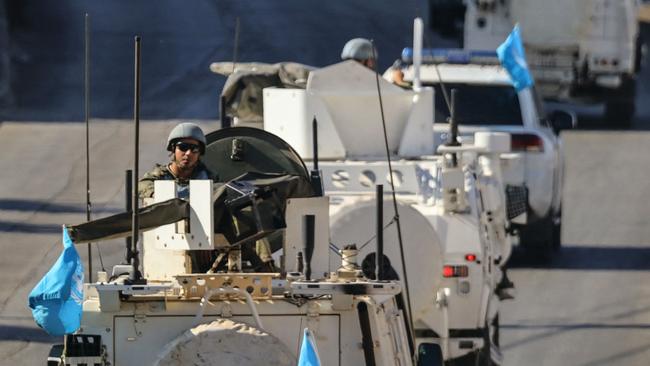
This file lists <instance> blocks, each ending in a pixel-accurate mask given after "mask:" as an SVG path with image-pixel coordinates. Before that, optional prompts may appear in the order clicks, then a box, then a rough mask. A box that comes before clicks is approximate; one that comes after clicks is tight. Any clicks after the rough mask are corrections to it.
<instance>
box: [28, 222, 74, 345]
mask: <svg viewBox="0 0 650 366" xmlns="http://www.w3.org/2000/svg"><path fill="white" fill-rule="evenodd" d="M83 282H84V267H83V264H82V263H81V259H80V258H79V253H77V250H76V249H75V247H74V244H73V243H72V239H70V236H69V235H68V230H67V229H66V228H65V226H64V227H63V252H62V253H61V255H60V256H59V259H58V260H57V261H56V263H54V265H53V266H52V268H50V270H49V271H48V272H47V273H46V274H45V276H43V278H42V279H41V280H40V281H39V282H38V284H36V286H35V287H34V289H33V290H32V292H31V293H30V294H29V307H30V308H31V309H32V316H33V317H34V321H35V322H36V324H38V326H40V327H41V328H43V329H45V331H46V332H48V333H49V334H50V335H54V336H62V335H64V334H70V333H73V332H74V331H76V330H77V329H79V325H80V324H81V310H82V309H81V306H82V301H83Z"/></svg>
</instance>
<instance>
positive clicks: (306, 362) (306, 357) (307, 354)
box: [298, 328, 320, 366]
mask: <svg viewBox="0 0 650 366" xmlns="http://www.w3.org/2000/svg"><path fill="white" fill-rule="evenodd" d="M298 366H320V358H319V357H318V350H317V349H316V341H315V340H314V335H313V334H312V333H311V332H310V331H309V329H307V328H305V333H304V335H303V337H302V345H301V346H300V357H299V358H298Z"/></svg>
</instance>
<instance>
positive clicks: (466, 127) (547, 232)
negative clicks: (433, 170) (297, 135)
mask: <svg viewBox="0 0 650 366" xmlns="http://www.w3.org/2000/svg"><path fill="white" fill-rule="evenodd" d="M422 53H423V64H422V65H421V67H420V80H421V83H422V86H430V87H433V88H434V90H435V117H434V124H433V129H434V136H435V144H436V145H439V144H440V143H443V142H445V141H446V140H447V136H448V134H449V127H448V123H446V122H447V119H448V117H449V115H450V113H449V107H448V105H447V103H446V101H445V97H444V93H445V92H446V93H447V94H448V95H449V94H450V92H451V90H452V89H455V90H457V92H458V99H457V105H456V108H455V109H456V119H457V121H458V123H459V135H460V138H461V139H462V140H463V141H467V142H471V138H472V136H473V134H474V133H475V132H477V131H496V132H508V133H510V134H511V136H512V140H511V141H512V145H511V151H512V153H511V154H509V155H506V156H503V157H502V159H501V160H502V171H503V175H504V181H505V182H504V183H505V185H506V201H507V206H508V207H507V210H508V219H509V220H510V222H511V223H512V225H511V228H512V231H513V232H514V233H516V234H518V237H519V240H520V246H521V247H522V248H524V249H525V251H526V252H527V253H529V254H530V255H531V256H532V257H533V258H535V259H539V260H541V261H545V260H548V259H550V257H551V255H552V253H553V252H554V250H556V249H557V248H558V247H559V246H560V225H561V212H562V210H561V202H562V198H561V197H562V175H563V164H562V158H561V157H562V154H561V149H562V144H561V140H560V139H558V138H557V134H558V133H559V131H560V130H562V129H567V128H572V127H573V126H574V125H575V123H576V122H575V116H574V115H573V114H571V113H568V112H565V111H562V110H557V111H553V112H552V113H550V114H545V112H544V109H543V106H542V103H541V102H540V100H539V98H538V97H537V93H536V91H535V89H534V87H533V88H530V89H527V90H523V91H521V92H517V91H516V90H515V88H514V87H513V86H512V82H511V80H510V77H509V76H508V73H507V72H506V70H505V69H503V68H502V67H501V66H500V65H499V63H498V59H497V58H496V53H495V52H494V51H492V52H487V51H466V50H448V49H426V50H423V51H422ZM412 55H413V51H412V50H411V49H409V48H407V49H405V50H404V52H403V53H402V65H401V67H400V69H399V70H396V69H389V70H388V71H387V72H386V73H385V74H384V78H386V79H388V80H392V77H393V72H394V71H400V72H401V73H402V75H403V79H404V81H405V82H407V83H409V82H412V81H413V78H414V69H413V65H412V64H411V61H412ZM441 80H442V83H441ZM443 85H444V88H445V90H444V91H443V88H442V86H443Z"/></svg>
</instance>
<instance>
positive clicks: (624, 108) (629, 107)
mask: <svg viewBox="0 0 650 366" xmlns="http://www.w3.org/2000/svg"><path fill="white" fill-rule="evenodd" d="M635 97H636V80H635V79H633V78H632V77H626V78H624V79H623V84H622V85H621V87H620V88H618V90H617V92H616V97H615V98H614V99H610V100H609V101H607V103H606V104H605V121H606V123H609V124H610V125H611V126H612V127H619V128H625V129H628V128H630V127H632V121H633V120H634V113H635V112H636V104H635V100H634V99H635Z"/></svg>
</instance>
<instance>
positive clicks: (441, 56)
mask: <svg viewBox="0 0 650 366" xmlns="http://www.w3.org/2000/svg"><path fill="white" fill-rule="evenodd" d="M402 62H404V63H406V64H412V63H413V49H412V48H410V47H406V48H404V49H403V50H402ZM422 63H423V64H441V63H447V64H469V63H473V64H488V65H494V64H497V65H498V64H499V59H498V57H497V53H496V51H480V50H463V49H458V48H424V49H422Z"/></svg>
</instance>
